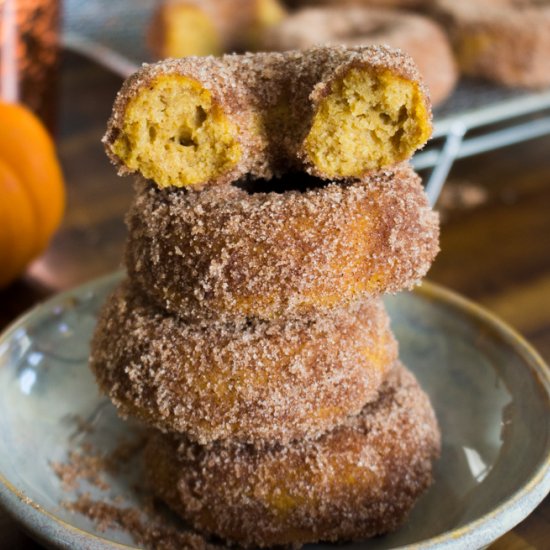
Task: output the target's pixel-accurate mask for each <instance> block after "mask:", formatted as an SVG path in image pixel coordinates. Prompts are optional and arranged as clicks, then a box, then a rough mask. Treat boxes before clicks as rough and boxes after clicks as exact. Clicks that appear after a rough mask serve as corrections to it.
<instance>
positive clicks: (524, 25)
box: [424, 0, 550, 89]
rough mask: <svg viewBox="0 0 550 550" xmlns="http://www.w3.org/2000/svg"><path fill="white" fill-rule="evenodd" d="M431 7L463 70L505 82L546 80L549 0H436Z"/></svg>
mask: <svg viewBox="0 0 550 550" xmlns="http://www.w3.org/2000/svg"><path fill="white" fill-rule="evenodd" d="M433 13H434V15H435V17H437V18H438V20H439V21H441V23H442V24H443V25H444V27H445V28H446V29H447V31H448V32H449V35H450V38H451V42H452V44H453V48H454V51H455V55H456V58H457V61H458V65H459V67H460V71H461V72H462V73H463V74H464V75H467V76H472V77H479V78H484V79H486V80H491V81H493V82H496V83H497V84H501V85H504V86H510V87H521V88H535V89H537V88H543V87H546V86H550V62H549V61H548V52H550V2H548V1H546V2H545V1H543V0H542V1H541V0H484V1H483V2H479V1H478V0H461V1H460V2H457V1H455V0H437V2H436V3H435V5H434V10H433ZM424 76H425V77H427V75H424Z"/></svg>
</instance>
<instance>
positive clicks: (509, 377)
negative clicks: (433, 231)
mask: <svg viewBox="0 0 550 550" xmlns="http://www.w3.org/2000/svg"><path fill="white" fill-rule="evenodd" d="M121 277H122V274H120V273H117V274H114V275H111V276H109V277H106V278H103V279H99V280H97V281H94V282H92V283H89V284H87V285H85V286H82V287H80V288H77V289H75V290H72V291H70V292H66V293H64V294H61V295H59V296H57V297H55V298H53V299H52V300H50V301H48V302H46V303H44V304H43V305H40V306H38V307H36V308H35V309H33V310H32V311H30V312H29V313H28V314H26V315H25V316H23V317H22V318H21V319H19V320H18V321H17V322H16V323H14V324H13V325H12V326H11V327H10V328H9V329H8V330H7V331H5V332H4V334H3V335H2V336H1V337H0V504H1V505H2V506H3V507H5V509H6V510H7V511H8V512H9V513H11V514H12V515H13V516H14V517H15V518H16V520H17V521H18V522H20V524H21V525H22V526H23V527H24V528H25V529H26V530H27V531H28V532H29V533H30V534H31V535H32V536H33V537H35V538H36V539H38V540H40V541H41V542H42V543H44V544H45V545H47V546H49V547H52V548H68V549H69V548H70V549H78V548H87V549H92V550H96V549H107V548H121V547H133V546H132V544H133V542H132V539H131V538H130V536H129V535H128V534H127V533H124V532H121V531H116V530H107V531H105V532H100V531H98V530H97V528H96V527H95V526H94V524H93V523H92V522H90V521H89V520H88V519H86V518H85V517H83V516H81V515H79V514H77V513H74V512H70V511H68V510H67V509H66V508H64V507H63V506H61V502H62V501H66V500H67V499H68V498H69V499H70V498H71V495H70V494H69V495H68V494H67V492H66V491H64V490H63V489H62V487H61V484H60V482H59V480H58V478H57V477H56V475H55V474H54V472H53V471H52V468H51V463H52V462H56V461H63V460H64V459H65V458H66V456H67V453H68V452H69V451H70V450H71V449H73V448H75V447H76V446H77V445H79V444H80V443H81V438H82V437H83V435H82V433H79V432H78V430H75V423H74V418H75V417H79V418H83V419H87V420H88V421H90V422H91V423H92V424H93V427H94V430H93V434H94V435H93V437H94V444H96V445H98V446H101V448H105V449H110V448H113V447H114V446H115V444H116V442H117V441H118V440H119V438H120V437H121V436H124V435H127V434H128V433H130V432H131V431H132V429H133V428H132V427H131V426H130V425H128V424H127V423H124V422H123V421H121V420H119V419H118V417H117V416H116V413H115V412H114V409H113V407H112V406H111V405H110V403H108V402H107V401H106V399H105V398H103V397H101V396H100V395H99V393H98V390H97V389H96V385H95V382H94V380H93V378H92V375H91V373H90V371H89V369H88V366H87V359H88V345H89V340H90V336H91V334H92V331H93V328H94V325H95V321H96V315H97V312H98V309H99V307H100V305H101V303H102V302H103V301H104V300H105V297H106V295H107V294H108V292H109V291H110V290H111V289H112V288H113V287H114V285H116V284H117V282H118V281H119V280H120V279H121ZM385 301H386V305H387V307H388V310H389V312H390V316H391V319H392V326H393V329H394V331H395V333H396V335H397V338H398V340H399V343H400V354H401V358H402V360H403V362H404V363H405V364H406V365H407V366H408V367H409V368H410V369H411V370H412V371H413V372H414V373H415V374H416V376H417V377H418V379H419V381H420V383H421V384H422V386H423V387H424V388H425V390H426V391H427V392H428V394H429V395H430V397H431V399H432V402H433V404H434V408H435V410H436V413H437V417H438V420H439V423H440V426H441V431H442V434H443V452H442V457H441V459H440V460H439V462H438V463H437V465H436V470H435V483H434V485H433V486H432V488H431V489H430V490H429V491H428V493H427V494H426V495H424V496H423V497H422V499H421V500H420V501H419V503H418V505H417V506H416V507H415V508H414V510H413V512H412V514H411V516H410V518H409V520H408V522H407V523H406V524H405V525H404V526H403V527H402V528H401V529H400V530H399V531H398V532H396V533H393V534H391V535H388V536H384V537H379V538H376V539H373V540H371V541H368V542H364V543H361V542H359V543H353V544H347V545H338V546H332V545H316V548H323V549H329V548H338V549H342V550H343V549H352V548H353V549H363V548H368V549H369V550H378V549H382V548H438V549H451V548H452V549H463V548H482V547H485V546H487V545H488V544H490V543H491V542H492V541H494V540H495V539H496V538H498V537H499V536H501V535H502V534H504V533H505V532H506V531H508V530H509V529H511V528H512V527H514V525H516V524H517V523H519V522H520V521H521V520H522V519H523V518H525V517H526V516H527V515H528V514H529V513H530V512H531V511H532V510H533V509H534V508H535V507H536V506H537V505H538V504H539V503H540V502H541V501H542V499H543V498H544V497H545V495H546V494H548V492H549V491H550V468H549V463H550V404H549V396H550V376H549V370H548V367H547V366H545V364H544V363H543V361H542V359H541V358H540V357H539V356H538V355H537V354H536V352H535V351H533V349H531V348H530V347H529V345H528V344H527V343H526V342H525V341H524V340H523V339H522V338H521V337H520V336H518V335H517V334H516V333H515V332H513V331H512V330H511V329H509V328H508V327H506V326H505V325H504V324H503V323H502V322H500V321H499V320H498V319H496V318H494V317H493V316H492V315H491V314H489V313H487V312H486V311H484V310H482V309H480V308H479V307H477V306H476V305H474V304H472V303H471V302H468V301H466V300H464V299H463V298H460V297H459V296H457V295H455V294H453V293H451V292H449V291H447V290H444V289H442V288H440V287H438V286H435V285H432V284H429V283H424V284H423V285H422V286H421V287H419V288H418V289H417V290H416V291H414V292H404V293H401V294H399V295H397V296H392V297H388V298H387V299H386V300H385ZM71 419H72V420H71ZM132 475H134V476H135V475H139V472H137V473H136V472H134V473H133V472H132V471H131V468H129V469H128V471H127V472H125V473H124V475H119V476H113V477H112V478H111V479H109V485H110V489H109V491H108V493H109V494H100V492H99V489H97V488H96V487H89V490H90V492H91V493H92V496H96V497H98V498H108V497H109V496H113V495H116V494H117V493H119V494H120V493H127V492H128V488H129V487H130V486H131V484H132V483H133V481H132ZM130 500H131V497H130ZM128 504H132V503H131V502H128ZM313 547H314V546H311V547H309V548H313Z"/></svg>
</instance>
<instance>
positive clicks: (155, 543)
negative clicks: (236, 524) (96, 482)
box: [63, 493, 219, 550]
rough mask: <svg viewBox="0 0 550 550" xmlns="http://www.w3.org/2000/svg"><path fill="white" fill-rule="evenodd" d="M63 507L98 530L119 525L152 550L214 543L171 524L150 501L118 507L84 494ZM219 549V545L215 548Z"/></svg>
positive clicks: (187, 549) (186, 549)
mask: <svg viewBox="0 0 550 550" xmlns="http://www.w3.org/2000/svg"><path fill="white" fill-rule="evenodd" d="M63 506H64V507H65V508H66V509H67V510H69V511H71V512H77V513H79V514H82V515H84V516H86V517H87V518H88V519H90V520H91V521H92V522H93V523H94V524H95V525H96V527H97V529H98V530H100V531H106V530H107V529H110V528H118V529H122V530H124V531H127V532H128V533H129V534H130V535H131V536H132V537H133V539H134V540H135V542H136V543H137V544H139V545H141V546H144V547H145V548H154V549H155V550H209V549H214V548H216V546H214V545H212V544H210V543H208V542H207V541H206V540H205V539H204V537H202V536H201V535H198V534H196V533H193V532H192V531H187V530H183V529H178V528H177V527H175V526H174V525H171V524H170V523H169V522H168V521H167V520H166V519H165V518H164V517H163V516H162V515H161V514H159V513H157V512H154V506H153V504H152V503H149V505H145V506H144V507H143V510H142V509H137V508H131V507H126V508H123V507H121V506H117V505H115V504H110V503H107V502H103V501H97V500H94V499H92V498H91V496H90V495H89V494H87V493H85V494H83V495H81V496H79V497H78V498H77V499H76V500H75V501H73V502H65V503H63ZM218 548H219V547H218Z"/></svg>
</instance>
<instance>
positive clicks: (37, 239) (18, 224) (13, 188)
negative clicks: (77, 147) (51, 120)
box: [0, 102, 65, 287]
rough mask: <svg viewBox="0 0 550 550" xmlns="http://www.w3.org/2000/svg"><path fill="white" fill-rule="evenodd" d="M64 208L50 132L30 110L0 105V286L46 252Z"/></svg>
mask: <svg viewBox="0 0 550 550" xmlns="http://www.w3.org/2000/svg"><path fill="white" fill-rule="evenodd" d="M64 207H65V186H64V183H63V175H62V173H61V167H60V165H59V161H58V159H57V156H56V153H55V147H54V144H53V141H52V139H51V138H50V136H49V134H48V132H47V131H46V129H45V128H44V126H43V125H42V123H41V122H40V120H39V119H38V118H37V117H36V116H35V115H34V114H32V113H31V112H30V111H29V110H28V109H26V108H25V107H23V106H21V105H16V104H13V103H2V102H0V220H1V222H0V287H2V286H6V285H7V284H9V283H10V282H12V281H13V280H14V279H15V278H16V277H17V276H18V275H20V274H21V273H22V272H23V270H24V269H25V267H26V266H27V265H28V263H29V262H30V261H31V260H33V259H34V258H35V257H36V256H38V255H39V254H40V253H41V252H42V251H43V250H44V249H45V248H46V246H47V244H48V243H49V241H50V239H51V237H52V235H53V233H54V232H55V230H56V229H57V228H58V226H59V224H60V222H61V218H62V216H63V210H64Z"/></svg>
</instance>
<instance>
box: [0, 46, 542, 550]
mask: <svg viewBox="0 0 550 550" xmlns="http://www.w3.org/2000/svg"><path fill="white" fill-rule="evenodd" d="M61 84H62V85H61V101H60V127H59V153H60V156H61V160H62V163H63V167H64V170H65V176H66V180H67V189H68V205H67V213H66V216H65V220H64V223H63V226H62V227H61V229H60V231H59V232H58V234H57V235H56V237H55V239H54V240H53V242H52V244H51V246H50V248H49V249H48V251H47V252H46V253H45V254H44V256H43V257H42V258H40V259H39V260H38V261H36V262H35V263H34V264H33V265H32V266H31V268H30V269H29V270H28V273H27V274H26V276H25V278H23V279H22V280H20V281H18V282H16V283H15V284H13V285H12V286H11V287H10V288H8V289H6V290H4V291H2V292H0V304H1V305H0V326H4V325H6V324H7V323H9V322H10V321H12V320H13V319H14V318H15V317H16V316H17V315H18V314H20V313H21V312H22V311H24V310H25V309H27V308H28V307H30V306H31V305H32V304H34V303H35V302H36V301H38V300H40V299H43V298H45V297H47V296H48V295H50V294H51V293H53V292H55V291H57V290H61V289H65V288H69V287H71V286H74V285H76V284H79V283H82V282H84V281H87V280H89V279H93V278H94V277H97V276H98V275H101V274H104V273H107V272H110V271H112V270H113V269H115V268H117V267H118V266H119V265H120V258H121V251H122V244H123V241H124V238H125V228H124V223H123V213H124V212H125V210H126V209H127V207H128V204H129V201H130V198H131V194H132V185H131V181H130V180H129V179H125V180H121V179H119V178H117V177H116V176H115V174H114V171H113V169H112V167H111V166H110V165H109V162H108V161H107V159H106V157H105V155H104V154H103V150H102V147H101V145H100V138H101V136H102V133H103V131H104V128H105V122H106V120H107V117H108V115H109V112H110V107H111V104H112V101H113V99H114V96H115V93H116V91H117V90H118V88H119V86H120V79H119V78H118V77H116V76H114V75H112V74H110V73H108V72H106V71H105V70H103V69H100V68H99V67H97V66H95V65H93V64H92V63H90V62H88V61H86V60H84V59H83V58H81V57H78V56H76V55H73V54H66V55H65V59H64V63H63V70H62V82H61ZM448 189H450V192H449V191H448V190H447V195H446V199H447V200H446V201H444V202H445V203H448V204H447V206H446V207H445V209H444V216H445V220H444V223H443V226H442V238H441V248H442V252H441V253H440V255H439V257H438V258H437V260H436V262H435V264H434V266H433V268H432V270H431V272H430V274H429V277H430V279H432V280H433V281H436V282H438V283H441V284H444V285H447V286H449V287H450V288H452V289H454V290H457V291H458V292H460V293H462V294H464V295H466V296H468V297H469V298H472V299H474V300H476V301H478V302H480V303H481V304H483V305H485V306H487V307H488V308H490V309H491V310H493V311H494V312H495V313H497V314H498V315H500V316H501V317H502V318H503V319H505V320H506V321H507V322H508V323H510V324H511V325H512V326H514V327H515V328H516V329H518V330H519V331H520V332H522V333H523V334H524V335H525V336H526V337H527V339H528V340H530V341H531V342H532V343H533V344H534V345H535V347H536V348H537V349H538V350H539V352H540V353H541V354H542V356H543V357H544V358H545V359H546V360H547V361H549V360H550V137H547V138H543V139H539V140H537V141H531V142H528V143H524V144H521V145H517V146H514V147H509V148H506V149H503V150H501V151H497V152H493V153H488V154H484V155H482V156H478V157H474V158H472V159H470V160H467V161H461V162H460V163H459V164H458V165H457V166H456V167H455V168H454V170H453V172H452V174H451V179H450V182H449V186H448ZM455 194H456V196H457V197H458V198H459V199H460V198H462V199H463V201H461V200H458V201H457V200H450V199H452V197H453V196H454V195H455ZM484 195H485V196H484ZM455 199H456V197H455ZM462 202H464V204H462ZM479 202H481V204H475V203H479ZM4 548H5V549H17V548H38V545H36V544H35V543H33V542H32V541H31V540H30V539H29V538H28V537H27V536H26V535H24V534H23V533H22V532H21V531H19V529H18V527H17V525H16V524H15V523H14V522H13V521H12V520H11V519H10V518H9V516H8V515H7V514H6V513H5V512H3V511H1V510H0V549H4ZM492 548H493V549H498V550H504V549H506V550H521V549H528V548H538V549H543V548H550V499H549V498H547V499H546V501H545V502H543V504H542V505H540V506H539V508H538V509H537V510H536V511H535V512H534V513H533V514H532V515H531V516H530V517H529V518H527V519H526V520H525V521H524V522H523V523H521V524H520V525H519V526H517V527H516V528H515V529H514V530H513V531H512V532H510V533H508V534H507V535H505V536H504V537H502V538H501V539H500V540H499V541H498V542H497V543H495V544H494V545H493V546H492Z"/></svg>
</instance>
